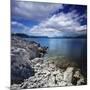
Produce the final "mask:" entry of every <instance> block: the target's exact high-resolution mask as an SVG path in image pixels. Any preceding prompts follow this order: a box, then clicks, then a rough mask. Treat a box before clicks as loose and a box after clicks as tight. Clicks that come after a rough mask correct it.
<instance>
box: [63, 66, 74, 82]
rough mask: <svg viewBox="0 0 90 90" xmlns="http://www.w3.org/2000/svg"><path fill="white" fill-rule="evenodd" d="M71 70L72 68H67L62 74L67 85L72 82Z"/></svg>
mask: <svg viewBox="0 0 90 90" xmlns="http://www.w3.org/2000/svg"><path fill="white" fill-rule="evenodd" d="M73 70H74V68H73V67H68V68H67V69H66V71H65V72H64V81H66V82H67V83H71V82H72V76H73Z"/></svg>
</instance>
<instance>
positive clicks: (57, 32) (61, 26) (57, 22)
mask: <svg viewBox="0 0 90 90" xmlns="http://www.w3.org/2000/svg"><path fill="white" fill-rule="evenodd" d="M83 16H84V15H82V16H79V15H78V14H77V13H76V12H75V11H72V12H68V13H63V12H61V13H59V14H57V15H53V16H52V17H51V18H49V19H47V20H45V21H43V22H41V23H40V24H39V25H36V26H34V27H33V28H32V29H30V30H29V33H30V34H31V35H38V36H40V35H41V36H45V35H46V36H64V35H65V36H66V35H67V34H68V35H71V34H72V35H73V34H78V32H79V31H84V30H85V32H86V28H87V26H86V25H81V24H80V22H79V19H83ZM81 17H82V18H81ZM79 34H80V32H79Z"/></svg>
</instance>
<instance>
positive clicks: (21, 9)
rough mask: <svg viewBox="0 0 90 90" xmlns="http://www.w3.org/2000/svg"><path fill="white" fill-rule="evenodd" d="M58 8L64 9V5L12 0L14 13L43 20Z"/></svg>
mask: <svg viewBox="0 0 90 90" xmlns="http://www.w3.org/2000/svg"><path fill="white" fill-rule="evenodd" d="M57 9H63V5H62V4H53V3H52V4H50V3H40V2H39V3H38V2H28V1H27V2H25V1H15V0H12V15H16V16H17V15H18V16H22V17H23V18H27V19H33V20H37V21H41V20H43V19H46V18H48V17H50V16H51V14H52V13H53V12H55V11H56V10H57Z"/></svg>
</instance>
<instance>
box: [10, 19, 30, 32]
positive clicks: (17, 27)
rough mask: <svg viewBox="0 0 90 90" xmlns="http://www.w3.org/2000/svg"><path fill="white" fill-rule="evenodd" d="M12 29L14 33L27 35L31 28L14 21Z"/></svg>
mask: <svg viewBox="0 0 90 90" xmlns="http://www.w3.org/2000/svg"><path fill="white" fill-rule="evenodd" d="M11 29H12V32H15V33H27V31H28V30H29V29H30V28H29V27H27V26H25V25H24V24H22V23H19V22H16V21H12V22H11Z"/></svg>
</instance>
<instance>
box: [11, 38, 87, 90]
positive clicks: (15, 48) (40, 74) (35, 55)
mask: <svg viewBox="0 0 90 90" xmlns="http://www.w3.org/2000/svg"><path fill="white" fill-rule="evenodd" d="M47 49H48V48H47V47H41V46H40V44H38V43H36V42H34V41H32V42H28V41H25V40H23V39H22V38H20V37H16V36H12V41H11V81H12V82H13V83H12V85H11V89H12V90H13V89H14V88H22V89H24V88H26V89H27V88H39V87H41V88H43V87H55V86H73V85H86V81H85V78H84V76H83V75H82V74H81V71H80V69H79V68H78V67H77V66H75V64H74V63H71V62H70V61H67V60H66V59H65V58H62V57H60V60H62V62H58V60H59V59H58V58H53V57H52V58H48V60H44V59H45V58H43V57H44V55H45V54H46V53H47ZM56 60H57V62H56ZM60 60H59V61H60ZM15 80H16V81H15ZM19 81H22V82H19Z"/></svg>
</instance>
